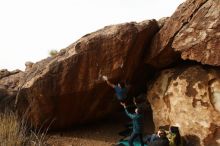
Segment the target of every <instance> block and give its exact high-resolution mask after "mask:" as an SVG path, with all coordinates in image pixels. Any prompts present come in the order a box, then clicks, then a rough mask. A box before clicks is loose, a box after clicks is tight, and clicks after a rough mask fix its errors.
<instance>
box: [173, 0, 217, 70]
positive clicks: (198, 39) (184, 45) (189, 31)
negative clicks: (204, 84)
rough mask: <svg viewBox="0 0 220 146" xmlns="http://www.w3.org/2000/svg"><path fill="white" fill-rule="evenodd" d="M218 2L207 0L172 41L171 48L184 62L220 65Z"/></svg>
mask: <svg viewBox="0 0 220 146" xmlns="http://www.w3.org/2000/svg"><path fill="white" fill-rule="evenodd" d="M219 18H220V1H219V0H208V1H207V2H206V3H205V4H203V5H202V6H201V7H200V8H199V10H198V11H197V12H196V13H195V14H194V15H193V17H192V19H191V20H190V21H189V23H187V24H186V25H184V27H183V28H182V29H181V30H180V31H179V32H178V34H177V35H176V37H175V38H174V41H173V48H175V50H176V51H180V52H181V56H182V58H183V59H184V60H186V59H190V60H195V61H198V62H201V63H203V64H210V65H217V66H219V65H220V19H219Z"/></svg>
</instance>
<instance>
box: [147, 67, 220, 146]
mask: <svg viewBox="0 0 220 146" xmlns="http://www.w3.org/2000/svg"><path fill="white" fill-rule="evenodd" d="M147 97H148V100H149V102H150V104H151V107H152V110H153V120H154V123H155V127H156V128H158V127H159V126H165V125H176V126H178V127H179V128H180V132H181V135H182V136H184V137H186V138H187V139H188V141H189V143H188V145H192V146H200V145H201V146H219V145H220V70H219V69H213V68H208V67H202V66H188V67H179V68H176V69H167V70H164V71H162V73H161V74H160V75H159V77H158V78H157V79H156V81H155V82H154V83H153V85H152V86H151V87H150V88H149V92H148V95H147ZM188 145H187V146H188Z"/></svg>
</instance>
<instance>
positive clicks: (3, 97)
mask: <svg viewBox="0 0 220 146" xmlns="http://www.w3.org/2000/svg"><path fill="white" fill-rule="evenodd" d="M23 76H24V73H23V72H22V71H19V70H14V71H11V72H10V71H8V70H0V111H4V110H5V109H12V108H13V105H14V103H15V96H16V94H17V91H18V88H19V84H20V82H21V80H22V78H23Z"/></svg>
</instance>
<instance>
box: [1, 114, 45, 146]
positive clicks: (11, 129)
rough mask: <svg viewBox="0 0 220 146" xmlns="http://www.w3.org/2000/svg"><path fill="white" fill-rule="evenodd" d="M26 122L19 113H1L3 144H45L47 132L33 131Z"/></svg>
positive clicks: (11, 145)
mask: <svg viewBox="0 0 220 146" xmlns="http://www.w3.org/2000/svg"><path fill="white" fill-rule="evenodd" d="M25 123H26V122H25V120H24V119H21V120H19V117H18V115H17V114H15V113H13V112H6V113H1V114H0V142H1V146H26V145H27V146H44V145H45V143H44V141H45V135H46V133H43V132H40V131H39V132H36V131H32V130H30V129H28V128H27V124H25Z"/></svg>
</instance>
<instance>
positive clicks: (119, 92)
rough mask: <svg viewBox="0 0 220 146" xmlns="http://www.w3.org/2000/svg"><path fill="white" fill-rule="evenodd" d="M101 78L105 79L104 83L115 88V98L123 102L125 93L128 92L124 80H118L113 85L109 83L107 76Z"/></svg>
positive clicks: (125, 97) (125, 96)
mask: <svg viewBox="0 0 220 146" xmlns="http://www.w3.org/2000/svg"><path fill="white" fill-rule="evenodd" d="M102 78H103V80H105V81H106V83H107V84H108V85H109V86H110V87H112V88H113V89H114V90H115V93H116V96H117V99H118V100H119V101H120V102H125V100H126V99H127V93H128V89H127V87H126V84H125V82H124V81H120V82H119V83H118V84H117V85H114V84H113V83H111V82H110V81H109V80H108V78H107V77H106V76H103V77H102Z"/></svg>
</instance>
